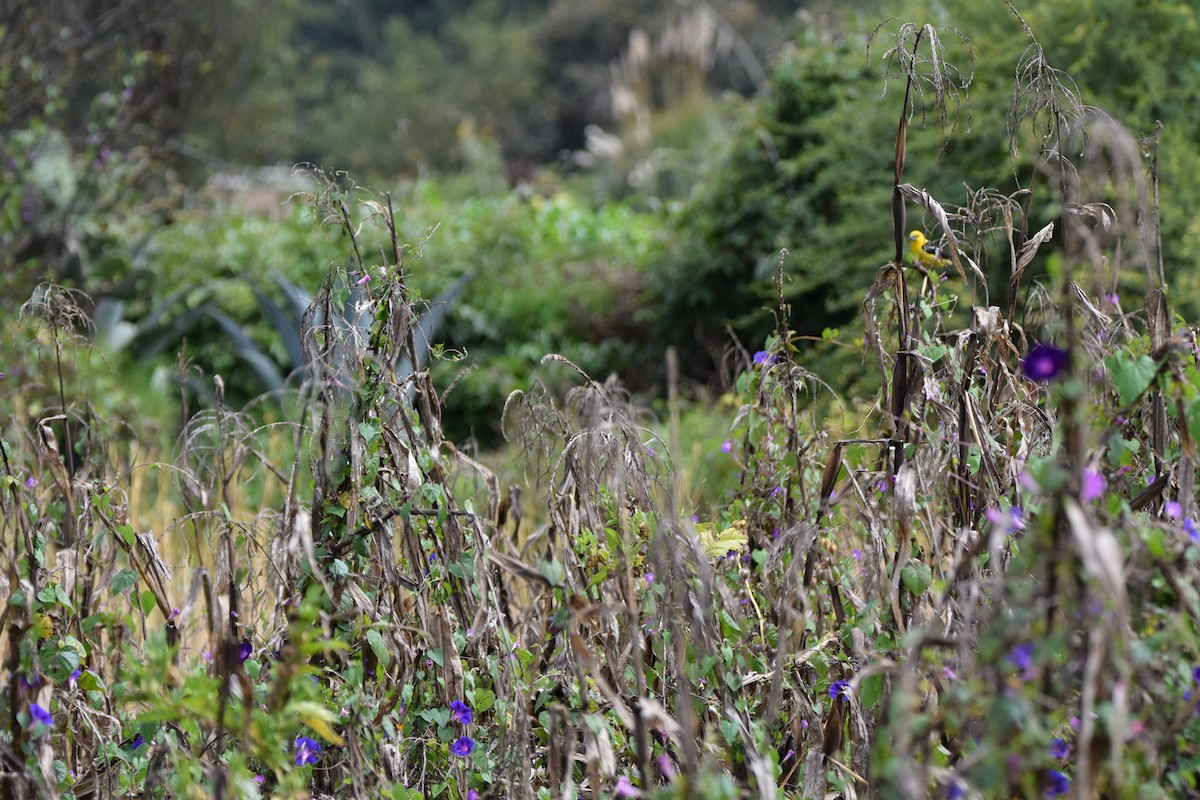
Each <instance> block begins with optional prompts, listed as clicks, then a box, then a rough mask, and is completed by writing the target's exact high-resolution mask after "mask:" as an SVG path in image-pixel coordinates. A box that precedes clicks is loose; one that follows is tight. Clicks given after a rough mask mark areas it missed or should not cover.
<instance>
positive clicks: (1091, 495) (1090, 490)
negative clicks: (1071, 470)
mask: <svg viewBox="0 0 1200 800" xmlns="http://www.w3.org/2000/svg"><path fill="white" fill-rule="evenodd" d="M1106 489H1108V481H1107V480H1105V479H1104V476H1103V475H1101V474H1100V473H1099V472H1098V471H1096V470H1094V469H1085V470H1084V471H1083V486H1082V487H1081V488H1080V492H1079V497H1080V499H1081V500H1083V502H1085V503H1090V502H1091V501H1093V500H1095V499H1097V498H1099V497H1103V496H1104V491H1105V490H1106Z"/></svg>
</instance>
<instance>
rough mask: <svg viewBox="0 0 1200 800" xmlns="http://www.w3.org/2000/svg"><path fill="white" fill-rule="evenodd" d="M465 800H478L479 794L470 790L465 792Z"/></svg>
mask: <svg viewBox="0 0 1200 800" xmlns="http://www.w3.org/2000/svg"><path fill="white" fill-rule="evenodd" d="M467 800H479V792H477V791H475V790H474V789H471V790H469V791H468V792H467Z"/></svg>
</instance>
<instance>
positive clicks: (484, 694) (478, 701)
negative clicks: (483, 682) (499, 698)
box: [472, 689, 496, 714]
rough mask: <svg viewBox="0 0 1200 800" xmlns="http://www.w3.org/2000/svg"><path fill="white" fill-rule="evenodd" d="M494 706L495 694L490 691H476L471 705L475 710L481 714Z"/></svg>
mask: <svg viewBox="0 0 1200 800" xmlns="http://www.w3.org/2000/svg"><path fill="white" fill-rule="evenodd" d="M495 704H496V693H495V692H493V691H492V690H491V689H476V690H475V696H474V702H473V703H472V705H473V706H474V707H475V710H476V711H477V712H479V713H480V714H482V713H483V712H485V711H488V710H490V709H491V707H492V706H494V705H495Z"/></svg>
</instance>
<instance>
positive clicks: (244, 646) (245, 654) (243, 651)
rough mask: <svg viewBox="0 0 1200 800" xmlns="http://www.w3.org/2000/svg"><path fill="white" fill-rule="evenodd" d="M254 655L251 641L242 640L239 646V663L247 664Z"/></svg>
mask: <svg viewBox="0 0 1200 800" xmlns="http://www.w3.org/2000/svg"><path fill="white" fill-rule="evenodd" d="M253 653H254V647H253V645H251V644H250V640H249V639H242V643H241V644H240V645H238V663H239V664H245V663H246V660H247V659H248V658H250V656H251V655H253Z"/></svg>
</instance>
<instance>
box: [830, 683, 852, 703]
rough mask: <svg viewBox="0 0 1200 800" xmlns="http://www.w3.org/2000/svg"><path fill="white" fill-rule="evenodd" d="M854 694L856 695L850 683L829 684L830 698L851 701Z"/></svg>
mask: <svg viewBox="0 0 1200 800" xmlns="http://www.w3.org/2000/svg"><path fill="white" fill-rule="evenodd" d="M852 694H854V689H852V688H851V687H850V681H834V682H833V683H831V684H829V696H830V697H834V698H837V697H844V698H846V699H849V698H850V695H852Z"/></svg>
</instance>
